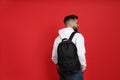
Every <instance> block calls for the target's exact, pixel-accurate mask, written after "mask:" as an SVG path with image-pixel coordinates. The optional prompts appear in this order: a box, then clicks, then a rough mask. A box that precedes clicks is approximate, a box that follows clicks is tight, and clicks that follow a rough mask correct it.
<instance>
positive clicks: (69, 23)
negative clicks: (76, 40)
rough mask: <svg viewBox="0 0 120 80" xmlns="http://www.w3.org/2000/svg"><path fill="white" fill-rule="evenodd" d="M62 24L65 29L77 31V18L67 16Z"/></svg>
mask: <svg viewBox="0 0 120 80" xmlns="http://www.w3.org/2000/svg"><path fill="white" fill-rule="evenodd" d="M64 24H65V26H66V27H72V28H73V29H74V30H75V31H76V30H77V29H78V26H79V25H78V16H76V15H73V14H72V15H68V16H66V17H65V18H64Z"/></svg>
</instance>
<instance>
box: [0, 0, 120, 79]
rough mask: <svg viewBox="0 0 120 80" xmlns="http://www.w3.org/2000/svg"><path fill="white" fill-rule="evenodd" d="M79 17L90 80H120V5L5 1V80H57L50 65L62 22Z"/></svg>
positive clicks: (1, 51)
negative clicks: (71, 15)
mask: <svg viewBox="0 0 120 80" xmlns="http://www.w3.org/2000/svg"><path fill="white" fill-rule="evenodd" d="M69 14H76V15H78V16H79V25H80V26H79V31H80V32H81V33H82V34H83V35H84V38H85V45H86V50H87V53H86V58H87V65H88V66H87V69H86V71H85V73H84V77H85V80H120V77H119V73H120V69H119V68H120V63H119V60H120V48H119V45H120V42H119V41H120V31H119V30H120V2H119V1H115V0H113V1H112V0H110V1H100V0H99V1H95V0H92V1H80V0H68V1H67V0H60V1H57V0H43V1H36V0H33V1H32V0H30V1H27V0H26V1H24V0H11V1H10V0H1V1H0V80H58V77H59V76H58V75H57V71H56V67H55V65H54V63H53V62H52V61H51V52H52V48H53V42H54V39H55V37H57V35H58V29H60V28H63V27H64V24H63V18H64V16H66V15H69Z"/></svg>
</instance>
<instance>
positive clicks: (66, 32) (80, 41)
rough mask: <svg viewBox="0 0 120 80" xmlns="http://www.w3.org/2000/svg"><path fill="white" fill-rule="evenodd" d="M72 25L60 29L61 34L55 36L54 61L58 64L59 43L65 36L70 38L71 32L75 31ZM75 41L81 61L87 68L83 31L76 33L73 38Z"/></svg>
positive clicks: (82, 65)
mask: <svg viewBox="0 0 120 80" xmlns="http://www.w3.org/2000/svg"><path fill="white" fill-rule="evenodd" d="M73 31H74V30H73V28H72V27H65V28H62V29H60V30H58V33H59V35H58V36H57V37H56V38H55V41H54V44H53V50H52V57H51V58H52V61H53V62H54V63H55V64H57V63H58V61H57V47H58V44H59V43H60V42H61V41H62V39H63V38H67V39H69V37H70V35H71V33H72V32H73ZM72 41H73V43H74V44H75V45H76V47H77V53H78V57H79V61H80V63H81V67H82V68H85V67H86V66H87V64H86V58H85V53H86V49H85V44H84V37H83V35H82V34H81V33H76V34H75V35H74V37H73V38H72Z"/></svg>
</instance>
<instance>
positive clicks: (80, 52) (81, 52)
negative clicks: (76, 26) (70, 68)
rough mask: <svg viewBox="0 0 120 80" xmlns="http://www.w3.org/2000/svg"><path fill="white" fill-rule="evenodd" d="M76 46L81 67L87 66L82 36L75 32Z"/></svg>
mask: <svg viewBox="0 0 120 80" xmlns="http://www.w3.org/2000/svg"><path fill="white" fill-rule="evenodd" d="M75 44H76V47H77V53H78V57H79V61H80V63H81V67H82V68H85V67H86V66H87V64H86V56H85V53H86V49H85V41H84V37H83V35H82V34H80V33H78V34H77V39H76V41H75Z"/></svg>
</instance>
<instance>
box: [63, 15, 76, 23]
mask: <svg viewBox="0 0 120 80" xmlns="http://www.w3.org/2000/svg"><path fill="white" fill-rule="evenodd" d="M75 19H78V16H76V15H74V14H72V15H68V16H66V17H65V18H64V24H66V22H67V21H69V20H75Z"/></svg>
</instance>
